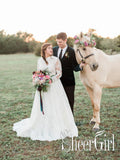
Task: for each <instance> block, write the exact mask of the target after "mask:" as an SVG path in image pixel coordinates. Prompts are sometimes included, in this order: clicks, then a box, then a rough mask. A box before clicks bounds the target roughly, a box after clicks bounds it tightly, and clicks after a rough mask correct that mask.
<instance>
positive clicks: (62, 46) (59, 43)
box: [56, 39, 67, 49]
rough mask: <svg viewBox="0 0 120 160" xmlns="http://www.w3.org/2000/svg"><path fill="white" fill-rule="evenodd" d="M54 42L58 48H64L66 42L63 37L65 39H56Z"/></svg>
mask: <svg viewBox="0 0 120 160" xmlns="http://www.w3.org/2000/svg"><path fill="white" fill-rule="evenodd" d="M56 42H57V44H58V46H59V47H60V48H62V49H63V48H65V47H66V42H67V39H65V40H62V39H56Z"/></svg>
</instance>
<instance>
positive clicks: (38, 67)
mask: <svg viewBox="0 0 120 160" xmlns="http://www.w3.org/2000/svg"><path fill="white" fill-rule="evenodd" d="M40 69H41V68H40V59H38V61H37V71H40Z"/></svg>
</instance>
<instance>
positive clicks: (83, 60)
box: [77, 49, 94, 63]
mask: <svg viewBox="0 0 120 160" xmlns="http://www.w3.org/2000/svg"><path fill="white" fill-rule="evenodd" d="M77 51H78V52H79V54H80V56H81V58H82V60H81V62H82V63H85V60H86V59H87V58H89V57H90V56H93V55H94V54H93V53H92V54H89V55H88V56H85V57H83V55H82V54H81V52H80V50H79V49H77Z"/></svg>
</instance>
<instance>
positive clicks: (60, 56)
mask: <svg viewBox="0 0 120 160" xmlns="http://www.w3.org/2000/svg"><path fill="white" fill-rule="evenodd" d="M62 51H63V50H62V49H61V52H60V55H59V59H62Z"/></svg>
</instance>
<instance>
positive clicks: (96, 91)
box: [74, 33, 120, 131]
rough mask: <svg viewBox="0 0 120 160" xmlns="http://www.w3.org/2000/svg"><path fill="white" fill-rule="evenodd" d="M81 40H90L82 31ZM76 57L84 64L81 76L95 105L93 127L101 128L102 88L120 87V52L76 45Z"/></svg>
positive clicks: (95, 128) (93, 105)
mask: <svg viewBox="0 0 120 160" xmlns="http://www.w3.org/2000/svg"><path fill="white" fill-rule="evenodd" d="M79 39H80V41H82V42H85V40H86V41H88V38H87V39H86V37H84V36H83V34H82V33H81V35H80V37H79ZM74 49H75V53H76V59H77V61H78V63H79V64H80V63H81V64H82V65H83V71H82V72H80V78H81V81H82V82H83V84H84V86H85V87H86V89H87V92H88V94H89V96H90V99H91V103H92V107H93V118H92V119H91V121H90V122H91V123H94V124H95V125H94V127H93V129H94V130H95V131H97V130H99V124H100V102H101V96H102V88H115V87H120V54H118V55H107V54H105V53H104V52H103V51H101V50H99V49H96V48H95V47H90V46H89V45H88V46H87V47H84V46H78V45H74Z"/></svg>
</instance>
